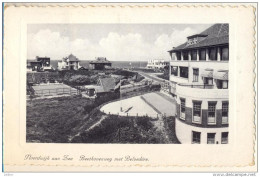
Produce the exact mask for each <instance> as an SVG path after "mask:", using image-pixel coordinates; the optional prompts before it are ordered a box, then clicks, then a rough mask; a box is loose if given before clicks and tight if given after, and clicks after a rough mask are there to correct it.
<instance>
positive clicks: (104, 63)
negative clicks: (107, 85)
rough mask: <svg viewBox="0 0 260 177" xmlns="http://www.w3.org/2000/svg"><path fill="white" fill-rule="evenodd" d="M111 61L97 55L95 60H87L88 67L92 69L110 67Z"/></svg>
mask: <svg viewBox="0 0 260 177" xmlns="http://www.w3.org/2000/svg"><path fill="white" fill-rule="evenodd" d="M111 66H112V63H111V62H110V61H108V60H107V59H106V58H105V57H97V58H96V60H92V61H90V62H89V68H90V69H94V70H104V69H108V68H111Z"/></svg>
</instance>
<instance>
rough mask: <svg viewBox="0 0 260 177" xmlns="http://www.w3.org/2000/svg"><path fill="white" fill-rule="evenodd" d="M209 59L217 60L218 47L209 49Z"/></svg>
mask: <svg viewBox="0 0 260 177" xmlns="http://www.w3.org/2000/svg"><path fill="white" fill-rule="evenodd" d="M209 59H210V60H217V48H216V47H212V48H209Z"/></svg>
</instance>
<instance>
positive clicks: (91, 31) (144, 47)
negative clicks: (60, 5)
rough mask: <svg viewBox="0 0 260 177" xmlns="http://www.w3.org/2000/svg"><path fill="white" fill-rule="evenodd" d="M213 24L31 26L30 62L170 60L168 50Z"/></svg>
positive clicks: (28, 55) (28, 42) (28, 30)
mask: <svg viewBox="0 0 260 177" xmlns="http://www.w3.org/2000/svg"><path fill="white" fill-rule="evenodd" d="M210 26H212V24H28V26H27V58H28V59H35V57H36V56H41V57H44V56H47V57H50V58H51V60H61V59H62V58H63V57H66V56H68V55H69V54H73V55H75V56H76V57H77V58H79V59H80V60H94V59H95V58H96V57H106V58H107V59H108V60H111V61H147V60H149V59H165V60H168V59H169V57H170V55H169V54H168V52H167V51H168V50H170V49H172V47H177V46H178V45H180V44H182V43H184V42H185V41H186V40H187V36H190V35H193V34H197V33H201V32H202V31H204V30H205V29H207V28H208V27H210Z"/></svg>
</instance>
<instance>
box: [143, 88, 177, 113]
mask: <svg viewBox="0 0 260 177" xmlns="http://www.w3.org/2000/svg"><path fill="white" fill-rule="evenodd" d="M143 98H144V99H145V100H146V101H147V102H148V103H150V104H151V105H152V106H153V107H155V108H156V109H157V110H158V111H160V112H161V113H162V114H166V116H174V115H175V114H176V104H175V100H174V99H173V98H171V97H168V96H167V95H164V94H163V93H159V92H153V93H149V94H145V95H143Z"/></svg>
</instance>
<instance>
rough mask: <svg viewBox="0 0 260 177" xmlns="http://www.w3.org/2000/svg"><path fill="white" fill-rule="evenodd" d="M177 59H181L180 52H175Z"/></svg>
mask: <svg viewBox="0 0 260 177" xmlns="http://www.w3.org/2000/svg"><path fill="white" fill-rule="evenodd" d="M176 57H177V60H181V52H176Z"/></svg>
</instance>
